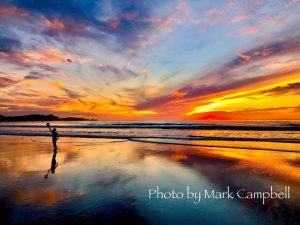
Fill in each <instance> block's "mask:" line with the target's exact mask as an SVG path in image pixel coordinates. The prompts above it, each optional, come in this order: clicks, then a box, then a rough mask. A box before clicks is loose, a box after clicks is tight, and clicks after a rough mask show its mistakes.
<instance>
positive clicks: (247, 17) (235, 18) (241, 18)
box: [230, 14, 251, 23]
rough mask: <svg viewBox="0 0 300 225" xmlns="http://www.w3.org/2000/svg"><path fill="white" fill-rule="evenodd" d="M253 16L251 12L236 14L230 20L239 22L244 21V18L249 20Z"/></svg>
mask: <svg viewBox="0 0 300 225" xmlns="http://www.w3.org/2000/svg"><path fill="white" fill-rule="evenodd" d="M250 17H251V15H250V14H241V15H237V16H235V17H234V18H232V19H231V20H230V23H238V22H241V21H244V20H247V19H249V18H250Z"/></svg>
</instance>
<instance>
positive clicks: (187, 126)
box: [0, 123, 300, 131]
mask: <svg viewBox="0 0 300 225" xmlns="http://www.w3.org/2000/svg"><path fill="white" fill-rule="evenodd" d="M55 127H56V128H70V129H173V130H241V131H256V130H258V131H300V125H299V124H283V125H277V126H270V125H217V124H175V123H164V124H159V123H130V124H129V123H124V124H111V123H110V124H87V125H55ZM0 128H45V125H25V124H0Z"/></svg>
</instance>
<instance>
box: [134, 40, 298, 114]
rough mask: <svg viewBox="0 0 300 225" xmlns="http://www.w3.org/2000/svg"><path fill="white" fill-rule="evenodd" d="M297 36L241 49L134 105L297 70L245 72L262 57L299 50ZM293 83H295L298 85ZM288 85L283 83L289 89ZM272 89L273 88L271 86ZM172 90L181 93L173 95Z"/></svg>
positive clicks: (163, 101)
mask: <svg viewBox="0 0 300 225" xmlns="http://www.w3.org/2000/svg"><path fill="white" fill-rule="evenodd" d="M299 44H300V38H299V37H297V38H291V39H288V40H283V41H277V42H273V43H269V44H264V45H262V46H258V47H255V48H253V49H250V50H248V51H246V52H244V53H240V52H238V53H237V54H238V56H237V57H235V58H233V59H232V60H231V61H229V62H228V63H226V64H224V65H223V66H221V67H219V68H217V69H216V70H214V71H212V72H209V73H207V74H204V75H202V76H201V77H199V78H197V79H195V80H192V81H190V82H189V83H188V84H186V85H185V86H183V87H181V88H178V89H177V90H175V91H173V92H172V93H170V94H168V95H163V96H158V97H153V98H144V99H143V101H140V102H138V103H137V104H136V106H135V107H136V109H139V110H141V109H149V108H153V107H158V106H161V105H165V104H169V103H172V102H175V101H178V100H179V99H182V100H184V101H188V100H191V99H193V98H198V99H199V98H204V97H205V96H208V95H211V94H217V93H221V92H225V91H230V90H234V89H238V88H242V87H245V86H249V85H251V84H252V85H258V84H259V83H262V82H266V81H272V79H275V78H279V77H283V76H288V75H290V74H295V73H298V72H299V71H300V68H285V69H281V70H278V71H277V72H270V71H269V72H268V71H262V72H259V71H258V72H256V74H255V76H253V75H252V74H251V75H248V76H247V74H249V71H250V70H251V69H253V67H255V66H257V65H256V64H257V63H260V61H263V64H265V61H264V60H266V59H268V58H271V57H279V56H281V55H282V56H284V55H286V54H290V53H293V52H295V53H296V52H299V51H300V45H299ZM292 87H298V86H297V85H295V86H292ZM288 88H291V87H285V88H282V89H281V91H283V89H288ZM274 91H275V90H274ZM277 91H279V90H277ZM174 93H184V94H182V95H176V94H174Z"/></svg>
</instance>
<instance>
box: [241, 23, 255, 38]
mask: <svg viewBox="0 0 300 225" xmlns="http://www.w3.org/2000/svg"><path fill="white" fill-rule="evenodd" d="M258 31H259V29H258V28H257V27H255V26H250V25H249V26H244V27H242V28H241V30H240V34H241V35H243V36H245V35H251V34H254V33H257V32H258Z"/></svg>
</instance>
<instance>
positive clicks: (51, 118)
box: [0, 114, 89, 122]
mask: <svg viewBox="0 0 300 225" xmlns="http://www.w3.org/2000/svg"><path fill="white" fill-rule="evenodd" d="M57 120H61V121H85V120H89V119H85V118H77V117H66V118H59V117H58V116H54V115H52V114H49V115H43V114H31V115H24V116H3V115H0V122H17V121H57Z"/></svg>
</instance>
